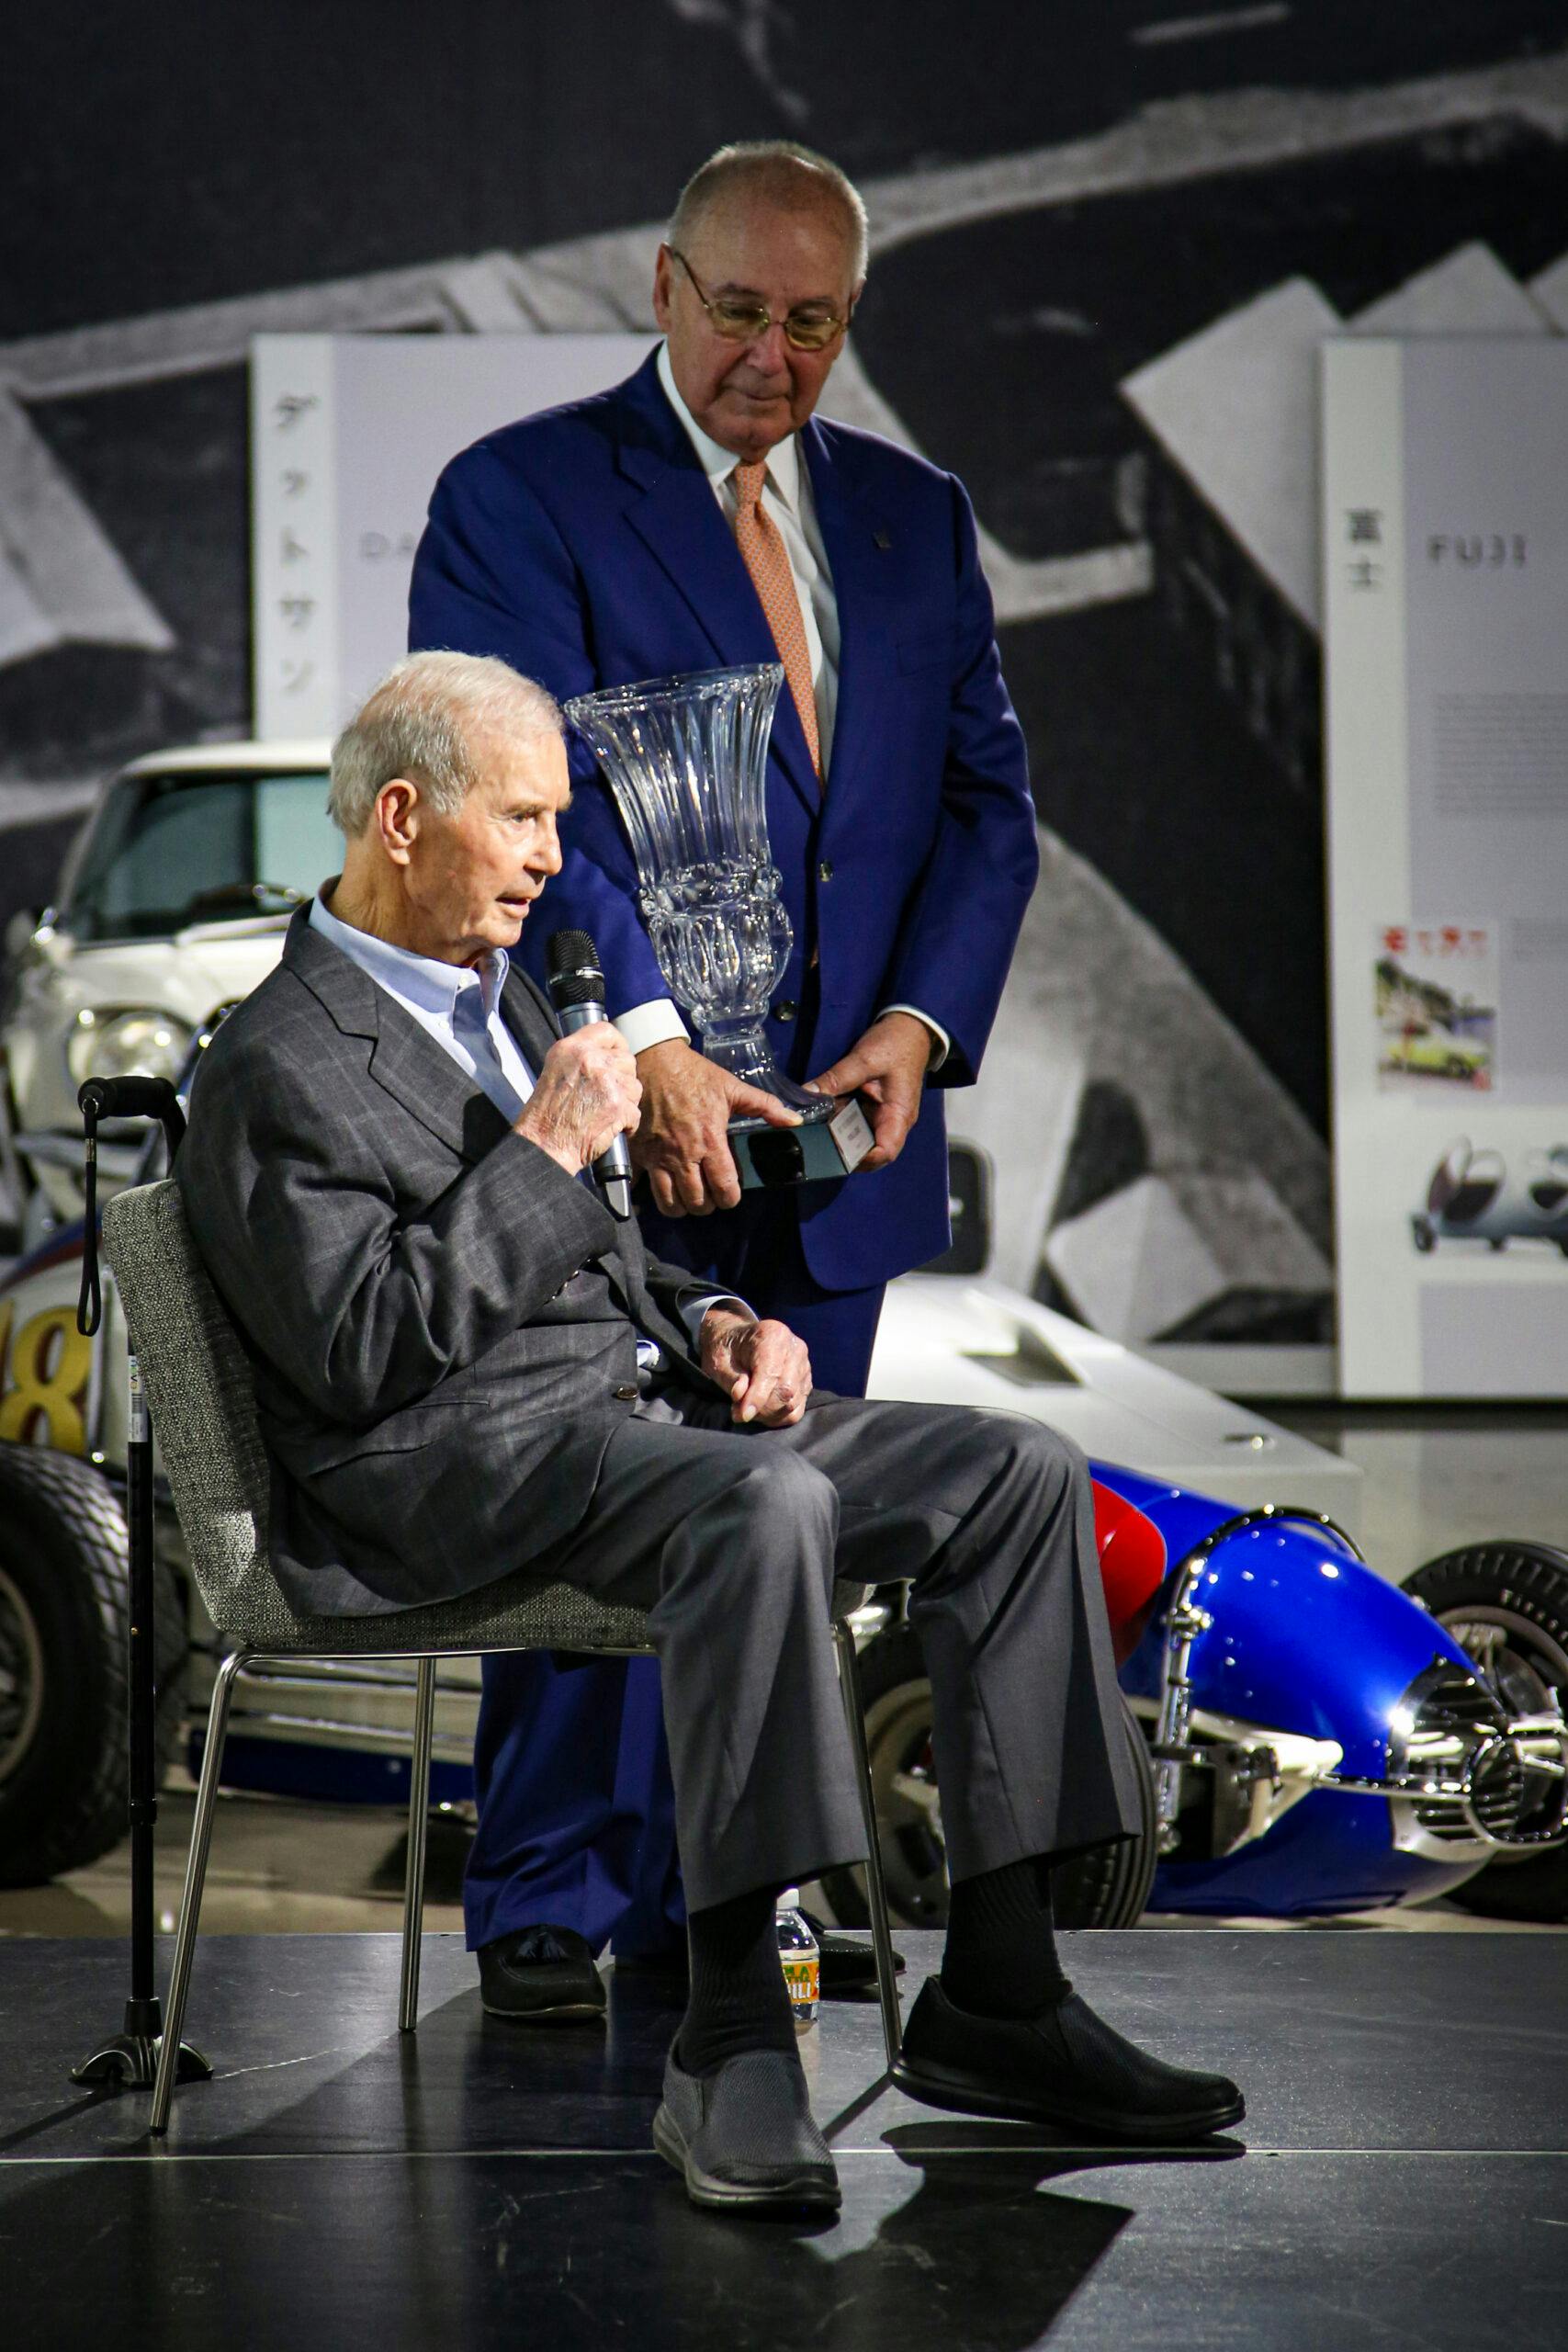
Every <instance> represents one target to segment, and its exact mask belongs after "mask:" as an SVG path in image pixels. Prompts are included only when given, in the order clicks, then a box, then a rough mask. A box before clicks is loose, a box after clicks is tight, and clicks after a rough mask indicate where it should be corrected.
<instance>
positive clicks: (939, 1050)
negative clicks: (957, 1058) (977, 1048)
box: [876, 1004, 953, 1078]
mask: <svg viewBox="0 0 1568 2352" xmlns="http://www.w3.org/2000/svg"><path fill="white" fill-rule="evenodd" d="M886 1012H908V1013H912V1014H913V1015H914V1017H915V1019H916V1020H917V1021H923V1022H924V1023H925V1025H926V1027H927V1028H928V1029H929V1030H930V1031H931V1037H932V1040H933V1046H932V1052H931V1059H930V1061H929V1062H928V1063H927V1064H926V1076H927V1077H928V1078H934V1077H935V1075H936V1073H937V1071H938V1070H939V1069H941V1068H942V1064H943V1062H944V1061H945V1060H946V1059H947V1057H948V1056H949V1054H950V1053H951V1052H952V1051H953V1040H952V1038H951V1037H950V1036H949V1035H948V1034H947V1032H946V1030H945V1029H944V1028H943V1027H942V1023H941V1022H940V1021H933V1020H932V1019H931V1014H930V1013H929V1012H921V1011H920V1008H919V1005H918V1004H885V1005H884V1006H883V1008H882V1012H879V1013H878V1014H877V1016H876V1017H877V1019H878V1020H879V1021H880V1020H881V1019H882V1015H883V1013H886Z"/></svg>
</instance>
